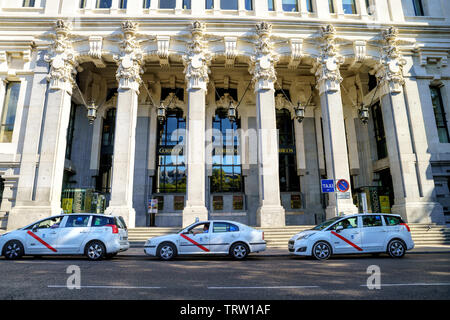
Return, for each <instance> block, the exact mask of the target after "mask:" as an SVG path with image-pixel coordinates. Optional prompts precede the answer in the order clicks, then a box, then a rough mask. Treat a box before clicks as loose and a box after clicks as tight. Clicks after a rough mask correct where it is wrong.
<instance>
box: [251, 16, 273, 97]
mask: <svg viewBox="0 0 450 320" xmlns="http://www.w3.org/2000/svg"><path fill="white" fill-rule="evenodd" d="M271 34H272V25H271V24H269V23H267V22H262V23H260V24H257V25H256V35H257V40H256V46H255V55H254V56H252V57H251V58H250V61H251V63H250V68H249V72H250V74H252V75H253V78H252V81H253V85H254V86H255V91H258V90H273V89H274V82H275V81H276V80H277V74H276V71H275V64H276V63H277V62H278V60H279V56H278V55H277V54H276V53H275V50H274V47H273V43H272V41H271V39H270V37H271Z"/></svg>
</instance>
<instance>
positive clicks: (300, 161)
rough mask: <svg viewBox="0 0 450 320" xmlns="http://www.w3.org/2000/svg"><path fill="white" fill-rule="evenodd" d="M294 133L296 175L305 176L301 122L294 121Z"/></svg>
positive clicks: (303, 140)
mask: <svg viewBox="0 0 450 320" xmlns="http://www.w3.org/2000/svg"><path fill="white" fill-rule="evenodd" d="M294 131H295V151H296V158H297V174H298V175H299V176H303V175H305V172H306V155H305V139H304V134H303V122H298V121H297V120H296V119H294Z"/></svg>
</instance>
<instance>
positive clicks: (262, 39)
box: [0, 0, 450, 229]
mask: <svg viewBox="0 0 450 320" xmlns="http://www.w3.org/2000/svg"><path fill="white" fill-rule="evenodd" d="M449 50H450V3H449V2H448V1H445V0H401V1H400V0H226V1H223V0H159V1H157V0H151V1H150V0H145V1H142V0H128V1H126V0H125V1H124V0H120V1H119V0H82V1H73V0H70V1H69V0H25V1H24V0H0V79H1V81H0V115H1V118H0V120H1V123H0V125H1V127H0V177H1V179H0V191H1V197H0V200H1V203H0V217H1V218H2V227H4V228H5V227H6V228H7V229H13V228H17V227H20V226H23V225H25V224H27V223H30V222H32V221H34V220H36V219H38V218H43V217H46V216H50V215H53V214H59V213H60V212H61V210H62V207H63V205H62V194H63V192H64V190H67V189H69V188H70V189H74V188H78V189H85V190H88V189H89V190H94V191H97V192H101V193H102V194H103V195H104V196H105V197H106V208H105V213H106V214H113V215H121V216H123V217H124V218H125V220H126V222H127V223H128V225H129V226H131V227H134V226H148V225H150V224H152V225H157V226H181V225H187V224H190V223H192V222H193V221H194V220H195V218H197V217H198V218H199V219H208V218H210V219H219V218H220V219H229V220H235V221H240V222H243V223H246V224H249V225H258V226H262V227H279V226H285V225H301V224H315V223H318V222H320V221H323V220H324V219H325V218H329V217H332V216H334V215H336V214H337V213H354V212H358V211H359V212H361V211H363V210H366V209H367V210H369V211H374V212H375V211H377V212H379V211H383V212H393V213H398V214H401V215H402V216H403V217H404V218H405V220H406V221H408V222H424V223H429V222H435V223H440V224H444V223H446V219H447V220H448V219H449V216H448V214H449V213H450V209H449V208H450V192H449V185H450V179H449V177H450V137H449V132H448V120H449V117H448V116H447V114H449V112H448V110H449V108H450V100H449V97H450V78H449V71H450V70H449V67H448V53H449ZM322 179H333V180H334V181H337V180H339V179H344V180H346V181H348V182H349V184H350V188H349V190H348V191H347V192H346V193H339V196H338V195H335V194H324V193H322V192H321V180H322ZM152 199H156V200H157V201H158V204H157V207H158V213H156V214H155V215H149V214H148V207H149V202H150V200H152ZM364 199H366V201H367V202H366V201H365V200H364ZM366 203H367V206H368V208H366Z"/></svg>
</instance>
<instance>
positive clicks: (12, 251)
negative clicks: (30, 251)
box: [3, 240, 25, 260]
mask: <svg viewBox="0 0 450 320" xmlns="http://www.w3.org/2000/svg"><path fill="white" fill-rule="evenodd" d="M24 253H25V251H24V249H23V245H22V243H21V242H20V241H18V240H12V241H9V242H7V243H6V244H5V246H4V247H3V255H4V256H5V258H6V259H8V260H15V259H20V258H22V257H23V255H24Z"/></svg>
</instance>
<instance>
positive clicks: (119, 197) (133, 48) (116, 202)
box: [105, 21, 143, 228]
mask: <svg viewBox="0 0 450 320" xmlns="http://www.w3.org/2000/svg"><path fill="white" fill-rule="evenodd" d="M136 31H137V23H133V22H130V21H127V22H124V23H122V32H123V33H124V40H123V42H122V43H121V46H120V47H121V53H120V55H119V56H115V57H114V59H115V60H116V62H117V63H118V65H119V67H118V69H117V73H116V79H117V81H118V82H119V88H118V96H117V110H116V128H115V130H116V131H115V134H114V156H113V164H112V185H111V200H110V202H109V206H108V208H106V210H105V213H106V214H112V215H115V216H122V217H123V218H124V219H125V222H126V223H127V225H128V227H131V228H134V226H135V219H136V211H135V210H134V208H133V178H134V158H135V144H136V121H137V111H138V94H139V86H140V84H141V82H142V80H141V74H142V73H143V70H142V67H141V65H142V64H143V56H142V51H141V49H140V47H139V43H138V42H137V40H136V37H135V34H136Z"/></svg>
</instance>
